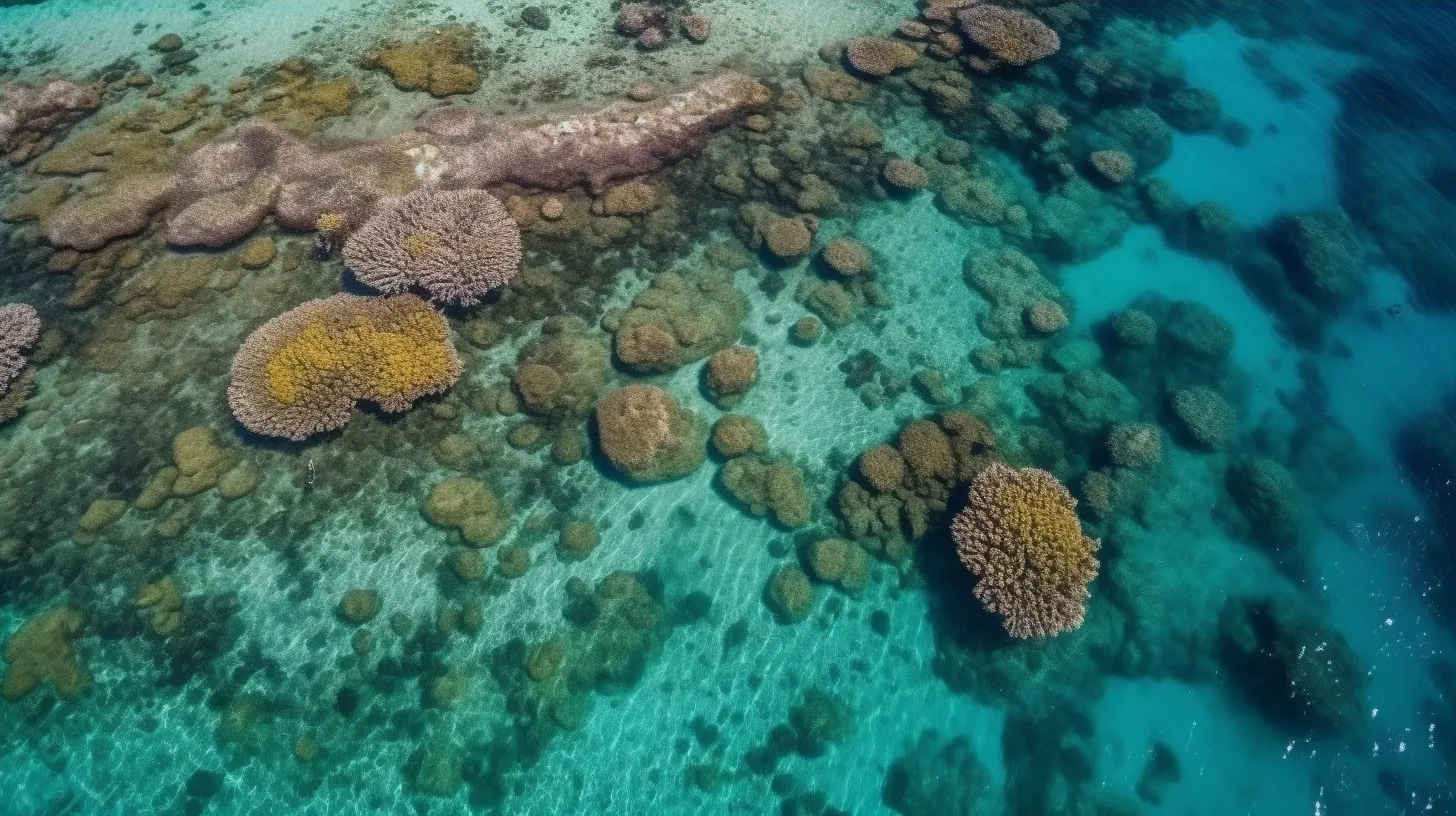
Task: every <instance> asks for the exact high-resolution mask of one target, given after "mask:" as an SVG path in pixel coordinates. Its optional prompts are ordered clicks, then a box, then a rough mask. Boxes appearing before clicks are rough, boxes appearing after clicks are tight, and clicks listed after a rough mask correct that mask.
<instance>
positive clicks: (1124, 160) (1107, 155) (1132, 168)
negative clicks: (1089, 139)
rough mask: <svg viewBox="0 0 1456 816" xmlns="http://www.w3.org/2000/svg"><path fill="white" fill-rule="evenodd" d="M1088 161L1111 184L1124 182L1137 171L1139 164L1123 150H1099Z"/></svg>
mask: <svg viewBox="0 0 1456 816" xmlns="http://www.w3.org/2000/svg"><path fill="white" fill-rule="evenodd" d="M1087 161H1088V163H1090V164H1091V165H1092V169H1093V170H1096V171H1097V174H1098V175H1099V176H1100V177H1101V178H1102V179H1103V180H1105V181H1107V182H1108V183H1110V184H1123V183H1125V182H1127V181H1128V180H1130V179H1131V178H1132V177H1133V175H1134V174H1135V173H1137V164H1136V163H1135V162H1134V161H1133V158H1132V157H1131V156H1129V155H1127V154H1126V153H1124V152H1122V151H1121V150H1097V151H1094V152H1093V153H1092V155H1091V156H1089V157H1088V159H1087Z"/></svg>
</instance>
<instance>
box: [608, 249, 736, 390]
mask: <svg viewBox="0 0 1456 816" xmlns="http://www.w3.org/2000/svg"><path fill="white" fill-rule="evenodd" d="M747 312H748V300H747V298H745V297H744V296H743V295H742V294H741V293H740V292H739V291H738V290H737V289H736V288H734V286H733V276H732V273H723V272H712V271H700V272H694V273H690V274H686V275H681V274H677V273H672V272H667V273H663V274H660V275H658V276H657V277H656V278H654V279H653V281H652V285H651V286H649V287H648V288H647V289H646V290H644V291H643V292H642V293H640V294H639V295H637V297H635V298H633V300H632V306H631V308H628V309H626V310H625V311H613V312H608V313H607V315H606V317H604V318H603V320H602V325H603V327H604V328H606V329H607V330H608V331H610V332H612V333H613V335H614V336H613V340H614V343H613V346H614V350H615V352H616V356H617V359H618V360H619V361H621V363H622V364H623V365H625V366H627V367H628V368H630V369H632V370H633V371H638V372H641V373H656V372H665V371H672V370H674V369H676V368H678V367H679V366H682V365H685V364H687V363H691V362H695V361H697V360H701V359H703V358H704V357H707V356H708V355H710V354H712V353H713V352H715V351H718V350H719V349H722V348H724V347H726V346H728V345H730V344H732V343H733V342H734V341H735V340H737V339H738V332H739V325H740V324H741V323H742V322H743V318H744V316H745V315H746V314H747Z"/></svg>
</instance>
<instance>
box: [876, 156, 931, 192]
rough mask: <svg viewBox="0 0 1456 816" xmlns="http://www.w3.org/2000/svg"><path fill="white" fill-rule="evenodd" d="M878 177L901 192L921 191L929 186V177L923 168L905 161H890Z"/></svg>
mask: <svg viewBox="0 0 1456 816" xmlns="http://www.w3.org/2000/svg"><path fill="white" fill-rule="evenodd" d="M880 175H881V176H882V177H883V178H884V179H885V181H886V182H888V183H889V184H891V185H892V186H894V187H898V188H900V189H901V190H923V189H925V188H926V187H928V186H929V185H930V176H929V175H928V174H927V173H926V172H925V168H924V167H921V166H920V165H918V164H916V163H915V162H912V161H906V160H905V159H890V160H889V161H887V162H885V167H884V169H883V170H881V171H880Z"/></svg>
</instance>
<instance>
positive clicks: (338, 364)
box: [228, 295, 461, 439]
mask: <svg viewBox="0 0 1456 816" xmlns="http://www.w3.org/2000/svg"><path fill="white" fill-rule="evenodd" d="M460 367H461V363H460V358H459V356H458V355H456V353H455V349H454V347H453V346H451V345H450V338H449V326H448V325H447V324H446V323H445V320H444V318H442V317H441V316H440V315H439V314H438V313H437V312H435V310H434V309H432V308H430V306H429V305H428V304H426V303H425V302H424V301H422V300H420V299H419V298H417V297H414V296H413V295H396V296H392V297H387V298H364V297H359V296H357V295H335V296H334V297H331V298H327V299H325V300H317V301H311V302H309V303H306V304H304V305H303V306H300V307H298V308H296V309H293V310H292V311H289V312H286V313H284V314H283V315H280V316H279V317H276V318H274V319H273V320H271V321H269V322H268V323H267V324H265V325H264V326H263V327H262V328H260V329H258V331H256V332H254V333H253V334H252V335H251V336H250V337H249V338H248V340H247V342H245V343H244V344H243V348H242V349H241V350H239V352H238V356H237V357H236V358H234V360H233V377H232V380H233V381H232V384H231V385H230V386H229V389H228V402H229V404H230V405H231V407H232V408H233V413H234V415H236V416H237V417H238V419H239V420H241V421H242V422H243V424H244V425H246V426H247V427H248V428H249V429H251V430H253V431H255V432H257V433H265V434H269V435H272V436H285V437H287V438H290V439H303V438H306V437H307V436H309V435H311V434H314V433H318V432H320V431H325V430H332V429H334V428H338V427H341V426H343V425H344V424H345V423H346V422H347V421H348V416H349V410H350V409H351V408H352V407H353V404H354V402H355V401H356V400H361V399H363V400H370V401H372V402H375V403H378V404H379V406H380V407H381V408H383V409H384V410H386V411H405V410H408V409H409V408H410V406H411V405H412V404H413V402H414V401H415V400H417V399H419V398H420V397H422V396H424V395H426V394H433V393H438V392H440V391H443V390H445V389H446V388H448V387H449V386H450V385H451V384H453V383H454V382H455V380H456V379H457V378H458V377H459V376H460Z"/></svg>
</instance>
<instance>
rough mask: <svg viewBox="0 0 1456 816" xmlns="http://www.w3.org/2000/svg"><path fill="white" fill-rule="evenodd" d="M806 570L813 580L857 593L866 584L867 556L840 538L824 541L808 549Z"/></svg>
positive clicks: (850, 542)
mask: <svg viewBox="0 0 1456 816" xmlns="http://www.w3.org/2000/svg"><path fill="white" fill-rule="evenodd" d="M807 562H808V565H809V569H810V570H811V571H812V572H813V573H814V577H815V578H817V579H819V580H820V581H824V582H825V583H830V584H838V585H839V586H840V587H841V588H842V589H844V590H845V591H847V592H859V591H860V590H862V589H864V588H865V586H866V585H868V584H869V579H870V556H869V553H867V552H865V551H864V548H863V547H861V546H859V545H858V544H856V543H854V542H853V541H845V540H844V539H842V538H826V539H823V540H820V541H816V542H814V543H813V544H811V545H810V546H809V551H808V559H807Z"/></svg>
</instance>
